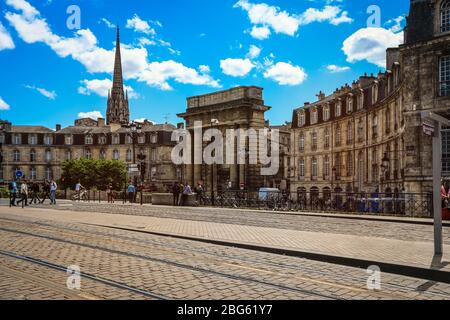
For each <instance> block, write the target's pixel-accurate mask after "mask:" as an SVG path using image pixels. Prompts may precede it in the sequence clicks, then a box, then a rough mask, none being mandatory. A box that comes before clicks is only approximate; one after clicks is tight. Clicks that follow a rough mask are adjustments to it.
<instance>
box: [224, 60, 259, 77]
mask: <svg viewBox="0 0 450 320" xmlns="http://www.w3.org/2000/svg"><path fill="white" fill-rule="evenodd" d="M254 67H255V65H254V64H253V63H252V62H251V61H250V59H231V58H228V59H225V60H221V61H220V68H221V69H222V72H223V73H224V74H226V75H228V76H232V77H243V76H246V75H247V74H248V73H249V72H250V71H252V69H253V68H254Z"/></svg>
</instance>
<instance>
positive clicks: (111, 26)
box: [99, 18, 116, 29]
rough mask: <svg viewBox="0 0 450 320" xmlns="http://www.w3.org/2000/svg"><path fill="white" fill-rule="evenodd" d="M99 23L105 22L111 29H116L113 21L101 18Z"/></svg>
mask: <svg viewBox="0 0 450 320" xmlns="http://www.w3.org/2000/svg"><path fill="white" fill-rule="evenodd" d="M99 22H103V23H104V24H105V25H106V26H107V27H108V28H110V29H113V28H115V27H116V25H115V24H114V23H112V22H111V21H109V20H108V19H106V18H101V19H100V21H99Z"/></svg>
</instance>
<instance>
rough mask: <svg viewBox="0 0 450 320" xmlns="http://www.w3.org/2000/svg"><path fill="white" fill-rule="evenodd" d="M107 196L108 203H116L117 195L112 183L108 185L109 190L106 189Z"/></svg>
mask: <svg viewBox="0 0 450 320" xmlns="http://www.w3.org/2000/svg"><path fill="white" fill-rule="evenodd" d="M106 195H107V196H108V203H114V200H115V199H114V198H115V194H114V190H113V185H112V184H111V183H110V184H109V185H108V189H106Z"/></svg>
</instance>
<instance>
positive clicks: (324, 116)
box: [323, 105, 330, 121]
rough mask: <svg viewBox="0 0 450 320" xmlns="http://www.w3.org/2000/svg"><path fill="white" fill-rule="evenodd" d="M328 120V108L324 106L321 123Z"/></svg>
mask: <svg viewBox="0 0 450 320" xmlns="http://www.w3.org/2000/svg"><path fill="white" fill-rule="evenodd" d="M328 120H330V106H329V105H326V106H324V107H323V121H328Z"/></svg>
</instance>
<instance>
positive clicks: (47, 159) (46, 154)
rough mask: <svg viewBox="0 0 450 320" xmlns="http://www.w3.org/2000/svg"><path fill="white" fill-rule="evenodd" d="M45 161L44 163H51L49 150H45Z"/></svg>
mask: <svg viewBox="0 0 450 320" xmlns="http://www.w3.org/2000/svg"><path fill="white" fill-rule="evenodd" d="M45 161H46V162H51V161H52V151H51V150H45Z"/></svg>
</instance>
